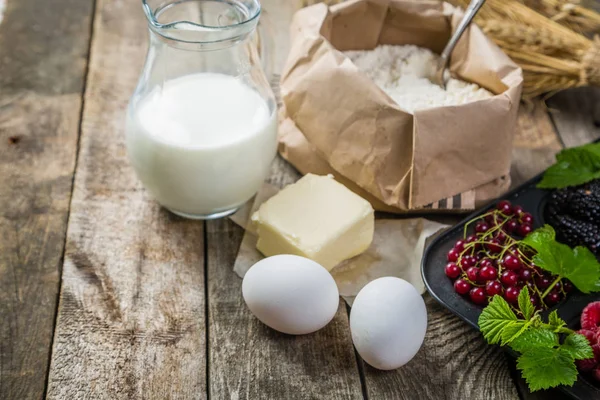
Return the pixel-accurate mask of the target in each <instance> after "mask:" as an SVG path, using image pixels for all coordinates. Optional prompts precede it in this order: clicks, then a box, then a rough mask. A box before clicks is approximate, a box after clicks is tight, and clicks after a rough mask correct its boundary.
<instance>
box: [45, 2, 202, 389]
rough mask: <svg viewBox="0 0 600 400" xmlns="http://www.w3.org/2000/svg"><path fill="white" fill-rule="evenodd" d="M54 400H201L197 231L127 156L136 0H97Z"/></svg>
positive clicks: (52, 379) (139, 51)
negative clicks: (159, 200) (151, 188)
mask: <svg viewBox="0 0 600 400" xmlns="http://www.w3.org/2000/svg"><path fill="white" fill-rule="evenodd" d="M96 7H97V10H96V14H95V21H94V35H93V40H92V48H91V58H90V67H89V79H88V82H87V89H86V94H85V106H84V111H83V125H82V134H81V141H80V154H79V163H78V167H77V172H76V178H75V186H74V190H73V199H72V206H71V214H70V220H69V227H68V232H67V243H66V254H65V263H64V266H63V277H62V290H61V295H60V304H59V310H58V318H57V323H56V332H55V340H54V346H53V352H52V362H51V366H50V374H49V378H48V396H47V397H48V398H49V399H65V400H70V399H80V398H89V399H110V400H114V399H204V398H206V357H205V350H206V341H205V319H204V312H205V303H204V242H203V237H204V225H203V223H201V222H194V221H185V220H182V219H180V218H178V217H174V216H172V215H171V214H169V213H167V212H166V211H164V210H162V209H161V208H159V207H158V205H157V204H156V203H154V202H153V201H152V200H150V199H149V197H148V195H147V194H146V192H145V191H144V190H143V189H142V187H141V184H140V183H139V182H138V180H137V178H136V177H135V176H134V173H133V170H132V168H131V167H130V164H129V162H128V160H127V157H126V152H125V145H124V142H125V137H124V120H125V118H124V117H125V108H126V104H127V101H128V98H129V96H130V95H131V93H132V92H133V88H134V85H135V83H136V81H137V78H138V75H139V72H140V69H141V66H142V64H143V61H144V56H145V48H146V41H147V36H146V35H147V31H146V30H147V27H146V21H145V19H144V16H143V12H142V9H141V4H140V2H138V1H120V0H98V2H97V6H96Z"/></svg>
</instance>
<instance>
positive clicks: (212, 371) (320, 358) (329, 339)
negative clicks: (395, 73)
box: [207, 0, 362, 399]
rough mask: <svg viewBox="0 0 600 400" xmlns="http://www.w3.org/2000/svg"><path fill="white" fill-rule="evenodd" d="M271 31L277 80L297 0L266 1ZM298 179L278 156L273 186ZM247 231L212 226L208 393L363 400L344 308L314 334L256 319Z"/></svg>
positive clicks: (209, 230)
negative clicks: (288, 331) (247, 288)
mask: <svg viewBox="0 0 600 400" xmlns="http://www.w3.org/2000/svg"><path fill="white" fill-rule="evenodd" d="M261 3H262V7H263V11H264V15H265V16H266V18H265V19H264V20H263V23H264V24H265V27H266V28H267V29H266V31H265V32H269V31H270V32H276V35H275V36H274V37H273V38H272V39H273V43H271V45H272V46H273V51H274V54H273V56H274V58H275V71H274V72H275V73H276V74H277V73H278V72H279V71H280V70H281V68H282V66H283V61H284V59H285V57H286V55H287V48H288V32H287V31H288V27H289V22H290V21H291V17H292V15H293V12H294V8H295V6H296V5H295V4H294V3H293V2H282V1H278V0H263V1H262V2H261ZM298 178H299V174H298V173H297V172H296V171H295V170H294V168H293V167H291V166H290V165H289V164H288V163H287V162H285V161H284V160H283V159H281V158H280V157H278V158H277V159H276V160H275V162H274V163H273V166H272V169H271V175H270V178H269V183H271V184H273V185H276V186H279V187H282V186H284V185H286V184H289V183H292V182H294V181H296V180H297V179H298ZM242 235H243V231H242V229H241V228H239V227H238V226H236V225H234V224H233V223H231V221H209V222H207V245H208V254H207V255H208V265H207V268H208V271H207V272H208V300H207V301H208V310H209V311H208V322H209V324H208V325H209V334H208V337H209V357H210V358H209V363H208V364H209V382H210V388H209V393H210V394H211V397H216V398H223V399H229V398H232V399H233V398H235V399H239V398H244V399H316V398H323V399H361V398H362V391H361V383H360V377H359V371H358V369H357V364H356V358H355V355H354V350H353V347H352V340H351V338H350V331H349V329H348V314H347V312H346V307H345V304H343V301H341V302H340V308H339V310H338V313H337V314H336V316H335V318H334V319H333V321H332V322H331V323H330V324H329V325H327V327H326V328H324V329H322V330H320V331H319V332H317V333H314V334H312V335H304V336H298V337H293V336H288V335H284V334H280V333H278V332H275V331H273V330H271V329H269V328H267V327H266V326H264V325H263V324H262V323H260V322H259V321H258V320H257V319H256V318H254V317H253V316H252V314H251V313H250V311H249V310H248V309H247V307H246V305H245V304H244V301H243V299H242V296H241V279H239V278H238V276H237V275H236V274H235V273H234V272H233V270H232V268H233V262H234V260H235V257H236V254H237V250H238V248H239V245H240V242H241V240H242Z"/></svg>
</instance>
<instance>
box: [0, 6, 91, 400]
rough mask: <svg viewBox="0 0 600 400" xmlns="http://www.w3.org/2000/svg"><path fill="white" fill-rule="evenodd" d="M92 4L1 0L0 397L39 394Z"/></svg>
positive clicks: (54, 301) (49, 336)
mask: <svg viewBox="0 0 600 400" xmlns="http://www.w3.org/2000/svg"><path fill="white" fill-rule="evenodd" d="M92 3H93V1H92V0H49V1H43V2H40V1H37V0H15V1H10V0H9V1H8V3H7V4H6V10H5V15H4V18H3V21H2V22H1V23H0V398H1V399H19V400H21V399H40V398H42V397H43V393H44V387H45V380H46V376H47V371H48V362H49V357H50V347H51V343H52V334H53V326H54V319H55V313H56V304H57V297H58V290H59V279H60V277H59V275H60V273H59V271H60V265H61V262H62V261H61V259H62V254H63V248H64V240H65V233H66V227H67V217H68V210H69V201H70V197H71V187H72V177H73V172H74V168H75V157H76V152H77V137H78V131H79V116H80V109H81V96H82V90H83V82H84V75H85V67H86V64H87V54H88V45H89V31H90V25H91V15H92ZM67 9H68V10H69V12H68V13H67V12H65V11H64V10H67Z"/></svg>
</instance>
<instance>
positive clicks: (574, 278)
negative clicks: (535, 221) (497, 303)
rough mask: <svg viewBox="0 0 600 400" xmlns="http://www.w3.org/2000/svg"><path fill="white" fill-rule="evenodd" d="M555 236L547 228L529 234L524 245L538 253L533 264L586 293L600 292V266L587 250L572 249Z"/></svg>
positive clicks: (580, 248)
mask: <svg viewBox="0 0 600 400" xmlns="http://www.w3.org/2000/svg"><path fill="white" fill-rule="evenodd" d="M555 237H556V233H555V232H554V229H553V228H552V227H551V226H550V225H544V226H543V227H542V228H539V229H537V230H535V231H534V232H532V233H531V234H529V236H527V237H526V238H525V239H523V243H524V244H526V245H528V246H530V247H532V248H533V249H534V250H536V251H537V254H536V255H535V256H534V257H533V262H534V263H535V264H536V265H537V266H539V267H540V268H542V269H545V270H546V271H549V272H551V273H553V274H556V275H560V276H561V277H563V278H567V279H569V280H570V281H571V282H572V283H573V285H575V287H577V289H579V290H580V291H582V292H583V293H590V292H596V291H600V263H598V260H597V259H596V257H595V256H594V255H593V254H592V252H591V251H589V250H588V249H587V248H585V247H581V246H578V247H576V248H574V249H571V248H570V247H569V246H567V245H565V244H562V243H558V242H557V241H556V240H555Z"/></svg>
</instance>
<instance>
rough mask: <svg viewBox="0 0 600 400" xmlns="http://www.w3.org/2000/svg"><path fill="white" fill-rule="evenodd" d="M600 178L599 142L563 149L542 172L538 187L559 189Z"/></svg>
mask: <svg viewBox="0 0 600 400" xmlns="http://www.w3.org/2000/svg"><path fill="white" fill-rule="evenodd" d="M597 178H600V143H592V144H587V145H584V146H580V147H575V148H571V149H565V150H563V151H561V152H560V153H558V154H557V156H556V164H554V165H553V166H551V167H550V168H548V169H547V170H546V172H545V173H544V177H543V178H542V181H541V182H540V183H538V187H539V188H543V189H553V188H556V189H559V188H564V187H568V186H577V185H581V184H584V183H586V182H589V181H592V180H594V179H597Z"/></svg>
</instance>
